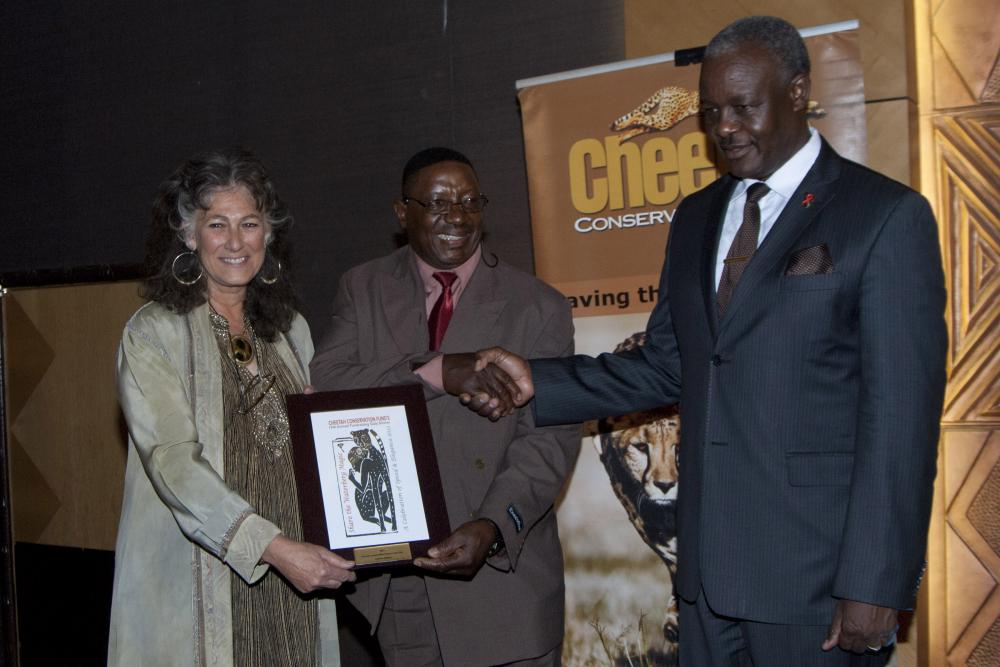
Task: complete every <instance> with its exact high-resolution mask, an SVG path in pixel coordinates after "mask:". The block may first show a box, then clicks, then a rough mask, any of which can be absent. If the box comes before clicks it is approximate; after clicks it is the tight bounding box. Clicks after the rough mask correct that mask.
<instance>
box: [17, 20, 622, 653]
mask: <svg viewBox="0 0 1000 667" xmlns="http://www.w3.org/2000/svg"><path fill="white" fill-rule="evenodd" d="M623 2H624V0H553V1H549V2H537V1H533V0H512V1H509V2H480V1H476V0H467V1H464V2H449V0H438V1H437V2H430V1H426V0H416V1H411V2H351V3H347V2H343V1H326V2H307V3H294V4H293V3H288V4H287V6H286V4H285V3H276V2H260V1H259V0H249V1H244V2H232V1H217V2H212V1H208V2H206V1H205V0H200V1H199V2H191V1H190V0H172V1H171V2H166V1H164V0H150V1H149V2H139V3H137V2H124V1H123V0H111V1H108V2H101V3H56V2H52V1H51V0H42V1H41V2H34V3H29V2H5V3H0V119H2V122H0V151H2V153H0V285H8V286H9V285H11V284H17V285H32V284H40V283H43V282H44V283H48V282H53V281H55V282H65V281H67V280H69V281H73V280H79V279H81V276H88V277H92V276H95V275H99V274H101V275H107V274H109V273H116V274H117V275H128V274H129V267H133V268H134V266H135V265H136V264H138V263H140V262H141V261H142V258H143V246H144V239H145V236H146V231H147V227H148V224H149V210H150V206H151V204H152V199H153V196H154V194H155V191H156V188H157V186H158V184H159V183H160V182H161V181H162V180H163V179H164V178H165V177H166V176H167V175H168V174H169V173H170V172H171V171H172V170H173V169H174V168H175V167H176V166H177V165H178V164H179V163H180V162H181V161H182V160H183V159H184V158H186V157H187V156H189V155H191V154H192V153H194V152H196V151H199V150H202V149H205V148H209V147H218V146H225V145H229V144H236V143H238V144H242V145H244V146H247V147H250V148H252V149H254V150H255V151H257V152H258V153H259V154H260V155H261V156H262V157H263V158H264V159H265V161H266V162H267V164H268V165H270V167H271V170H272V172H273V175H274V178H275V181H276V183H277V185H278V188H279V191H280V192H281V194H282V196H283V197H284V198H285V199H286V200H287V201H288V202H289V204H290V205H291V207H292V211H293V212H294V214H295V217H296V220H297V226H296V230H295V234H294V237H295V245H296V258H297V262H296V266H295V276H296V282H297V284H298V286H299V291H300V293H301V295H302V297H303V301H304V307H303V310H304V314H305V315H306V317H307V318H308V319H309V321H310V323H311V324H312V326H313V333H314V336H316V337H319V336H320V335H322V333H323V331H324V330H325V329H326V321H327V317H328V314H329V303H330V301H331V300H332V297H333V294H334V290H335V288H336V283H337V279H338V278H339V276H340V274H341V273H343V272H344V271H345V270H346V269H348V268H350V267H351V266H353V265H355V264H358V263H360V262H363V261H366V260H368V259H371V258H373V257H376V256H379V255H382V254H385V253H387V252H389V251H391V250H392V249H393V248H394V247H395V239H394V237H395V235H396V232H397V230H398V225H397V223H396V221H395V219H394V217H393V216H392V212H391V201H392V199H393V198H394V197H396V196H397V195H398V194H399V175H400V171H401V169H402V165H403V163H404V162H405V160H406V158H407V157H409V156H410V155H411V154H412V153H414V152H415V151H417V150H419V149H420V148H423V147H426V146H429V145H434V144H445V145H450V146H453V147H455V148H458V149H459V150H462V151H463V152H465V153H466V154H467V155H468V156H469V157H470V158H471V159H472V160H473V162H474V163H475V164H476V166H477V170H478V172H479V175H480V180H481V182H482V187H483V190H484V191H485V192H486V193H487V194H488V195H489V196H490V200H491V204H490V208H489V209H488V211H487V215H486V220H487V229H488V230H489V234H490V243H491V246H492V249H493V250H494V251H495V252H497V253H498V254H499V255H500V256H501V257H503V258H504V259H506V260H508V261H510V262H512V263H513V264H515V265H516V266H519V267H521V268H523V269H525V270H528V271H530V270H532V254H531V238H530V223H529V219H528V200H527V186H526V178H525V172H524V158H523V145H522V139H521V126H520V118H519V115H518V109H517V101H516V96H515V91H514V82H515V81H516V80H517V79H521V78H526V77H530V76H537V75H542V74H549V73H552V72H558V71H563V70H567V69H574V68H578V67H585V66H590V65H595V64H600V63H604V62H612V61H615V60H620V59H622V58H623V57H624V34H623V30H624V29H623V21H624V9H623ZM88 267H101V268H100V270H99V271H91V270H88ZM87 279H90V278H87ZM32 281H36V282H32ZM116 317H118V316H116ZM119 326H120V325H119ZM118 330H120V329H118ZM88 344H89V345H96V346H98V347H100V349H102V350H103V349H104V348H107V350H105V351H108V350H112V349H113V348H114V341H110V340H109V341H104V342H101V343H98V342H97V341H88ZM0 362H2V357H0ZM0 365H2V364H0ZM101 367H102V368H104V367H110V361H108V362H107V363H105V364H102V366H101ZM95 372H98V371H95ZM7 389H8V388H7V387H5V386H3V385H0V399H3V398H4V393H5V392H6V390H7ZM0 407H2V406H0ZM7 444H9V443H5V444H4V447H0V469H3V468H5V467H6V463H7V461H8V460H9V452H8V451H7V447H6V445H7ZM76 444H79V443H76ZM12 474H13V475H15V476H16V475H18V474H22V473H20V472H18V470H16V469H13V468H12ZM0 518H3V521H2V522H5V521H7V520H9V518H8V517H6V516H5V517H0ZM2 522H0V523H2ZM17 546H18V553H19V554H21V555H23V556H24V558H22V561H23V563H22V564H25V565H26V566H25V567H24V568H21V567H17V573H16V575H17V582H18V584H17V586H18V591H19V592H23V593H24V594H25V596H24V599H23V600H22V599H20V595H19V599H18V603H19V604H18V610H19V611H18V615H19V626H20V631H21V632H20V635H19V640H20V648H21V657H22V659H24V660H26V661H27V662H25V663H24V664H29V663H30V664H49V663H52V664H55V663H57V662H66V661H69V662H73V663H74V664H95V665H96V664H103V662H104V647H105V644H106V637H107V618H108V616H107V613H108V606H109V604H110V593H111V591H110V573H111V571H112V568H113V554H112V553H111V552H109V551H105V550H100V549H96V550H95V549H80V548H75V547H79V546H81V545H65V546H63V547H58V546H48V545H42V544H38V545H36V544H29V543H26V542H25V543H18V545H17ZM29 550H30V551H29ZM29 553H30V557H28V556H27V555H26V554H29ZM67 559H69V561H67ZM29 561H30V562H29ZM70 561H71V562H70ZM55 563H59V566H58V567H56V568H55V569H58V570H62V571H64V570H73V571H85V572H92V573H98V572H99V573H102V574H101V576H97V575H96V574H95V576H93V577H87V578H85V580H86V582H87V584H88V586H89V588H87V590H86V591H85V592H75V593H74V594H72V595H65V594H64V593H65V591H61V590H52V589H51V586H50V585H51V582H50V581H49V580H48V579H46V578H45V575H44V573H45V572H50V571H52V567H48V566H50V565H53V564H55ZM95 563H96V564H97V565H99V567H97V566H95V565H94V564H95ZM8 564H9V559H8V560H6V561H5V564H4V565H5V568H6V566H7V565H8ZM31 564H34V565H33V566H32V567H28V565H31ZM5 577H6V575H5ZM5 581H6V579H5ZM45 586H50V588H45ZM3 589H4V592H5V596H6V594H8V593H9V590H10V583H9V582H7V583H4V585H3ZM32 601H43V604H42V605H37V604H36V605H35V606H32ZM342 612H343V616H342V620H343V621H344V622H345V623H346V624H347V627H345V628H344V631H343V633H342V647H343V652H344V660H345V664H351V665H357V666H359V667H360V666H362V665H366V664H374V662H373V661H374V660H375V659H374V658H371V657H369V656H368V655H367V652H366V648H365V647H364V646H363V644H364V643H365V642H364V635H365V632H366V630H367V628H366V627H363V626H366V624H365V623H363V622H356V619H354V618H352V617H351V616H350V615H349V613H348V612H349V610H347V609H344V610H342ZM53 614H55V615H57V616H59V617H61V618H77V619H82V620H81V623H80V626H81V627H80V628H79V630H80V636H89V637H91V638H92V639H93V641H91V642H89V643H87V642H83V641H78V640H76V639H73V638H69V637H68V641H66V642H52V641H51V637H50V633H49V626H48V623H49V621H50V619H51V617H52V615H53ZM5 621H6V619H0V626H5V625H6V622H5ZM11 627H12V626H10V627H0V630H2V634H3V635H4V638H5V640H6V644H7V657H8V658H12V656H13V655H14V653H13V641H14V639H13V637H12V636H10V635H9V631H10V629H11ZM3 657H4V656H2V655H0V663H2V662H3Z"/></svg>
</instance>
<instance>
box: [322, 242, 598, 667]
mask: <svg viewBox="0 0 1000 667" xmlns="http://www.w3.org/2000/svg"><path fill="white" fill-rule="evenodd" d="M491 345H501V346H503V347H505V348H507V349H509V350H512V351H514V352H516V353H518V354H521V355H523V356H525V357H550V356H565V355H568V354H571V353H572V348H573V325H572V319H571V317H570V309H569V306H568V304H567V303H566V300H565V298H564V297H563V296H562V295H561V294H559V293H558V292H557V291H555V290H554V289H552V288H551V287H549V286H548V285H546V284H544V283H542V282H541V281H539V280H538V279H536V278H534V277H532V276H530V275H528V274H526V273H524V272H522V271H518V270H516V269H514V268H512V267H511V266H509V265H507V264H505V263H503V262H500V263H499V264H498V265H497V266H496V267H493V268H491V267H489V266H487V265H486V264H485V262H481V263H480V264H479V266H478V267H477V269H476V271H475V273H474V274H473V276H472V278H471V280H470V281H469V284H468V285H467V286H466V288H465V290H464V292H463V293H462V297H461V299H460V301H459V303H458V306H457V307H456V309H455V313H454V315H453V317H452V319H451V323H450V324H449V326H448V331H447V333H446V335H445V338H444V341H443V343H442V345H441V349H442V351H443V352H467V351H471V350H476V349H479V348H483V347H487V346H491ZM427 348H428V334H427V316H426V306H425V296H424V291H423V286H422V284H421V282H420V277H419V274H418V272H417V268H416V263H415V261H414V257H413V255H412V252H411V251H410V249H409V248H408V247H404V248H401V249H400V250H397V251H396V252H394V253H392V254H390V255H387V256H385V257H382V258H379V259H376V260H373V261H371V262H368V263H366V264H362V265H361V266H357V267H355V268H353V269H351V270H350V271H348V272H347V273H346V274H345V275H344V276H343V278H342V279H341V282H340V286H339V289H338V292H337V297H336V301H335V304H334V316H333V324H332V326H331V328H330V330H329V333H328V334H327V335H326V337H325V338H324V339H323V341H322V342H321V343H320V345H319V346H318V348H317V351H316V356H315V357H314V358H313V362H312V365H311V369H312V381H313V384H314V385H315V387H316V389H317V390H319V391H323V390H331V389H351V388H361V387H377V386H387V385H397V384H406V383H410V384H412V383H420V382H421V380H420V378H419V376H417V375H415V374H414V373H413V372H412V368H414V367H415V366H418V365H420V364H422V363H425V362H426V361H428V360H429V359H431V358H432V357H433V356H434V355H435V354H437V353H431V352H428V351H427ZM424 395H425V396H426V398H427V410H428V413H429V415H430V421H431V428H432V430H433V433H434V445H435V448H436V452H437V459H438V465H439V467H440V470H441V477H442V483H443V485H444V493H445V501H446V504H447V507H448V516H449V518H450V520H451V527H452V529H454V528H457V527H458V526H460V525H461V524H463V523H465V522H466V521H469V520H471V519H475V518H483V517H485V518H489V519H492V520H493V521H494V522H495V523H496V524H497V526H499V528H500V530H501V532H502V533H503V537H504V541H505V543H506V546H507V549H506V553H505V554H503V553H502V554H500V555H498V556H496V557H494V558H491V559H489V561H488V562H487V564H486V565H484V566H483V568H482V569H481V570H480V571H479V572H478V573H477V574H476V576H475V577H474V578H473V579H472V580H458V579H453V578H444V577H437V576H432V575H427V576H426V583H427V594H428V597H429V600H430V606H431V611H432V613H433V616H434V623H435V627H436V629H437V634H438V642H439V645H440V647H441V654H442V656H443V657H444V660H445V663H446V664H461V665H495V664H501V663H506V662H511V661H514V660H523V659H527V658H531V657H535V656H538V655H542V654H544V653H546V652H548V651H550V650H552V649H553V648H554V647H555V646H557V645H558V644H560V643H561V642H562V636H563V617H564V584H563V559H562V550H561V548H560V544H559V535H558V531H557V528H556V516H555V510H554V508H553V503H554V502H555V499H556V496H557V495H558V494H559V491H560V489H561V488H562V486H563V483H564V482H565V480H566V478H567V477H568V475H569V474H570V472H571V471H572V468H573V464H574V462H575V460H576V456H577V454H578V451H579V442H580V433H579V428H578V427H575V426H570V427H555V428H538V427H536V426H535V425H534V420H533V417H532V414H531V410H530V409H523V410H519V411H518V412H517V413H515V414H514V415H511V416H510V417H505V418H503V419H501V420H499V421H498V422H495V423H493V422H490V421H488V420H485V419H483V418H481V417H479V416H477V415H476V414H474V413H473V412H471V411H470V410H468V409H467V408H465V407H464V406H463V405H462V404H461V403H459V401H458V400H457V399H456V398H454V397H451V396H448V395H446V394H442V393H441V392H439V391H437V390H435V389H434V388H432V387H430V386H429V385H426V384H425V385H424ZM397 572H400V571H397ZM361 574H362V576H361V577H360V578H361V579H362V580H360V581H359V582H358V583H357V584H356V586H355V587H354V590H353V591H351V590H350V589H348V592H347V595H348V598H349V599H350V600H351V602H352V603H353V604H354V605H355V606H356V607H357V608H358V609H359V610H360V611H361V612H362V613H363V614H364V615H365V617H366V618H367V619H368V620H369V622H370V623H371V624H372V628H373V631H374V628H376V627H377V625H378V622H379V618H380V615H381V612H382V607H383V604H384V602H385V596H386V591H387V590H388V584H389V576H390V575H389V574H378V573H376V576H374V578H365V576H364V573H361Z"/></svg>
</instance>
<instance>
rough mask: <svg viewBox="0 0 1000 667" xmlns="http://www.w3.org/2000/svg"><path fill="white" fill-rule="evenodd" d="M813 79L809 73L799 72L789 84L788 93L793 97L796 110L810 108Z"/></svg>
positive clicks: (793, 105) (803, 110)
mask: <svg viewBox="0 0 1000 667" xmlns="http://www.w3.org/2000/svg"><path fill="white" fill-rule="evenodd" d="M811 89H812V80H811V79H810V78H809V75H808V74H797V75H796V76H795V78H793V79H792V81H791V83H789V84H788V94H789V96H790V97H791V98H792V107H793V108H794V109H795V110H796V111H802V112H805V111H806V110H808V108H809V92H810V91H811Z"/></svg>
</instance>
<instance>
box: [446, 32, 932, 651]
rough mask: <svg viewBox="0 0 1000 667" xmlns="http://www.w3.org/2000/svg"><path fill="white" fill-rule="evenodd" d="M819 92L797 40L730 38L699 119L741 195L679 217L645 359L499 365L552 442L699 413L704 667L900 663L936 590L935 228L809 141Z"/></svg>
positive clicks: (474, 403) (690, 431)
mask: <svg viewBox="0 0 1000 667" xmlns="http://www.w3.org/2000/svg"><path fill="white" fill-rule="evenodd" d="M809 89H810V81H809V58H808V54H807V53H806V50H805V46H804V44H803V43H802V40H801V38H800V37H799V35H798V32H797V31H796V30H795V29H794V28H793V27H792V26H791V25H789V24H788V23H786V22H784V21H782V20H780V19H775V18H772V17H750V18H747V19H743V20H740V21H737V22H736V23H734V24H732V25H730V26H728V27H727V28H725V29H724V30H723V31H721V32H720V33H719V34H718V35H716V37H714V38H713V39H712V41H711V43H710V44H709V45H708V47H707V50H706V53H705V59H704V63H703V65H702V69H701V79H700V98H701V109H702V115H703V118H704V124H705V129H706V131H707V132H708V133H709V134H710V135H711V137H712V138H713V140H714V142H715V144H716V146H717V147H718V149H719V152H720V154H721V155H723V156H724V157H725V159H726V162H727V163H728V168H729V173H728V175H726V176H724V177H722V178H721V179H719V180H717V181H715V182H714V183H712V184H711V185H709V186H708V187H706V188H705V189H704V190H702V191H700V192H698V193H696V194H694V195H691V196H690V197H688V198H687V199H685V200H684V202H683V203H682V204H681V206H680V208H679V209H678V211H677V214H676V217H675V219H674V226H673V228H672V230H671V236H670V241H669V244H668V250H667V258H666V262H665V265H664V268H663V273H662V275H661V283H660V292H659V294H660V295H661V298H660V301H659V303H658V304H657V306H656V308H655V310H654V311H653V313H652V314H651V317H650V320H649V324H648V328H647V333H648V342H647V344H646V346H645V347H643V348H640V349H637V350H635V351H634V352H630V353H626V354H624V355H602V356H601V357H598V358H596V359H594V358H590V357H582V356H577V357H573V358H569V359H548V360H535V361H532V362H530V367H527V366H525V365H524V364H523V361H522V360H520V359H519V358H518V357H517V356H515V355H511V354H508V353H506V352H505V351H503V350H488V351H484V352H481V353H480V355H479V356H480V361H479V365H480V366H482V365H483V364H485V363H486V362H488V361H492V362H494V363H495V364H496V365H497V366H498V367H499V368H502V369H504V370H505V371H506V372H507V373H508V374H509V376H510V377H511V378H513V379H514V380H516V381H517V382H518V384H519V385H520V387H521V396H520V397H519V399H520V401H524V400H527V399H528V398H530V397H531V395H532V393H534V411H535V416H536V420H537V422H538V423H565V422H571V421H580V420H585V419H589V418H593V417H597V416H601V415H608V414H619V413H626V412H631V411H634V410H646V409H651V408H654V407H657V406H659V405H661V404H664V403H673V402H678V401H679V402H680V405H681V411H682V412H683V415H684V419H683V428H682V442H681V451H682V452H683V455H682V457H681V462H680V481H679V484H678V492H679V498H678V505H677V508H678V549H679V556H678V558H679V561H678V562H679V565H678V573H677V574H678V579H677V589H678V594H679V595H680V597H681V598H682V600H683V604H682V606H681V622H680V650H681V662H682V664H684V665H689V666H696V665H734V664H740V665H742V664H750V663H752V664H754V665H758V666H761V665H827V664H830V665H844V664H881V663H883V662H884V661H885V659H886V657H887V654H888V653H889V652H890V651H889V650H885V649H884V647H885V646H886V645H887V644H890V643H891V641H892V638H893V636H894V632H895V629H896V627H897V610H900V609H907V608H910V607H911V606H912V604H913V601H914V596H915V594H916V589H917V586H918V583H919V581H920V577H921V573H922V567H923V559H924V550H925V546H926V531H927V522H928V517H929V513H930V505H931V495H932V484H933V479H934V475H935V460H936V445H937V438H938V422H939V419H940V414H941V406H942V400H943V399H942V397H943V389H944V382H945V372H944V367H945V346H946V332H945V326H944V319H943V312H944V307H945V290H944V280H943V274H942V268H941V259H940V250H939V246H938V239H937V229H936V225H935V222H934V218H933V216H932V213H931V211H930V209H929V207H928V205H927V202H926V201H925V200H924V199H923V198H922V197H921V196H920V195H918V194H917V193H915V192H913V191H912V190H910V189H908V188H906V187H905V186H903V185H901V184H899V183H896V182H894V181H891V180H890V179H888V178H885V177H883V176H881V175H879V174H877V173H875V172H873V171H871V170H869V169H866V168H865V167H862V166H860V165H857V164H855V163H853V162H849V161H848V160H845V159H843V158H841V157H840V156H838V155H837V154H836V153H835V152H834V151H833V149H832V148H830V146H829V145H827V144H826V142H825V141H823V139H822V138H821V137H820V136H819V134H818V133H816V131H815V130H813V129H811V128H810V127H809V126H808V124H807V121H806V109H807V102H808V100H809ZM761 184H763V185H761ZM488 372H489V371H488ZM456 393H458V392H457V390H456ZM466 400H467V401H468V400H469V397H468V396H466ZM497 403H498V402H497V401H496V400H495V399H494V402H492V403H485V396H484V395H476V396H475V397H473V398H472V400H471V407H473V408H474V409H476V410H479V411H481V412H483V413H492V416H493V417H497V416H498V415H499V414H501V413H502V411H503V409H504V407H505V406H504V404H503V403H502V402H500V405H499V406H497ZM495 406H496V407H495Z"/></svg>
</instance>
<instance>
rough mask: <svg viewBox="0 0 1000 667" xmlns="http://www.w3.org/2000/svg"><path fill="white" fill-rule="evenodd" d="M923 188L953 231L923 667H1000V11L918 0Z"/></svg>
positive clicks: (944, 227)
mask: <svg viewBox="0 0 1000 667" xmlns="http://www.w3.org/2000/svg"><path fill="white" fill-rule="evenodd" d="M912 19H913V25H914V43H915V54H916V57H915V64H916V68H915V70H916V90H917V99H918V119H919V120H918V123H919V147H920V152H919V157H920V172H919V173H920V182H921V191H922V192H923V193H924V194H925V195H927V197H928V198H929V199H930V200H931V203H932V205H933V206H934V209H935V213H936V215H937V218H938V224H939V225H940V228H941V244H942V248H943V250H944V263H945V272H946V276H947V280H948V288H949V289H948V296H949V299H948V312H947V319H948V324H949V334H950V349H949V359H948V362H949V379H948V389H947V392H946V395H945V409H944V416H943V420H942V440H941V455H940V458H939V461H938V479H937V490H936V494H935V499H934V500H935V502H934V511H933V514H932V520H931V531H930V543H929V550H928V551H929V553H928V566H927V576H926V584H925V587H924V595H923V599H922V602H921V619H920V620H921V624H920V652H919V658H920V664H921V665H974V666H980V665H981V666H983V667H985V666H986V665H997V664H1000V586H998V582H1000V104H998V102H1000V95H998V93H1000V90H998V86H997V84H998V81H1000V60H998V57H1000V4H997V3H996V1H995V0H914V2H913V7H912Z"/></svg>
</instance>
